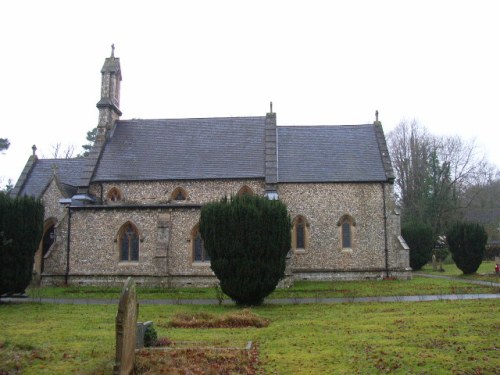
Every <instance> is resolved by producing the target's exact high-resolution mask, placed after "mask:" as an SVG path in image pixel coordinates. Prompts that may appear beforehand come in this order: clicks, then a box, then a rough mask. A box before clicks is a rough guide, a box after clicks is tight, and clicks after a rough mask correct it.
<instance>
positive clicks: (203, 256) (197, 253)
mask: <svg viewBox="0 0 500 375" xmlns="http://www.w3.org/2000/svg"><path fill="white" fill-rule="evenodd" d="M191 243H192V253H193V262H210V256H209V255H208V253H207V251H206V250H205V244H204V243H203V238H201V233H200V227H199V225H196V226H195V227H194V228H193V230H192V231H191Z"/></svg>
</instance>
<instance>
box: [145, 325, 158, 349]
mask: <svg viewBox="0 0 500 375" xmlns="http://www.w3.org/2000/svg"><path fill="white" fill-rule="evenodd" d="M157 339H158V333H156V329H155V327H153V326H152V325H149V326H147V327H146V330H145V331H144V346H145V347H146V348H149V347H150V346H155V345H156V340H157Z"/></svg>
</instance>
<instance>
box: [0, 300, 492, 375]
mask: <svg viewBox="0 0 500 375" xmlns="http://www.w3.org/2000/svg"><path fill="white" fill-rule="evenodd" d="M116 310H117V306H116V305H114V304H113V305H99V306H96V305H58V304H3V305H0V321H1V322H2V329H1V330H0V373H1V372H2V370H3V371H9V372H10V373H12V374H15V373H18V372H16V371H19V373H22V374H28V375H29V374H84V375H85V374H111V372H112V366H113V361H114V318H115V314H116ZM236 310H238V308H237V307H236V306H233V305H229V306H217V305H210V306H194V305H161V306H159V305H141V306H140V308H139V320H141V321H145V320H152V321H153V322H155V323H154V324H155V327H156V329H157V331H158V336H159V337H162V336H163V337H165V336H166V337H168V338H169V339H170V340H173V341H174V342H179V341H188V342H193V345H194V346H198V345H201V346H207V345H208V346H210V345H212V344H215V345H217V346H237V347H241V346H242V345H244V343H246V342H247V341H249V340H251V341H253V342H254V343H256V344H257V347H258V351H259V359H260V362H261V366H262V370H263V373H265V374H333V373H335V374H353V373H361V374H378V373H394V374H422V373H424V374H473V373H477V374H494V373H497V371H498V363H499V361H500V350H499V349H500V348H499V347H498V332H499V330H500V325H499V321H498V315H499V313H500V300H498V299H495V300H454V301H434V302H412V303H409V302H400V303H344V304H331V305H328V304H326V305H321V304H311V305H293V304H292V305H264V306H262V307H258V308H253V309H252V312H253V313H254V314H256V315H258V316H260V317H262V318H265V319H268V320H269V321H270V324H269V326H268V327H265V328H238V329H235V328H232V329H231V328H217V329H214V328H206V329H198V328H194V329H193V328H191V329H190V328H169V327H168V322H169V321H170V319H171V318H172V317H173V316H174V315H175V314H176V313H185V314H190V313H200V312H208V313H212V314H217V315H219V314H220V315H222V314H226V313H229V312H232V311H236ZM194 342H196V343H194ZM184 345H186V344H184Z"/></svg>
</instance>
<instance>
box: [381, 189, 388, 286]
mask: <svg viewBox="0 0 500 375" xmlns="http://www.w3.org/2000/svg"><path fill="white" fill-rule="evenodd" d="M380 186H382V198H383V202H384V252H385V276H386V277H389V249H388V248H387V211H386V204H385V184H384V183H383V182H382V183H381V184H380Z"/></svg>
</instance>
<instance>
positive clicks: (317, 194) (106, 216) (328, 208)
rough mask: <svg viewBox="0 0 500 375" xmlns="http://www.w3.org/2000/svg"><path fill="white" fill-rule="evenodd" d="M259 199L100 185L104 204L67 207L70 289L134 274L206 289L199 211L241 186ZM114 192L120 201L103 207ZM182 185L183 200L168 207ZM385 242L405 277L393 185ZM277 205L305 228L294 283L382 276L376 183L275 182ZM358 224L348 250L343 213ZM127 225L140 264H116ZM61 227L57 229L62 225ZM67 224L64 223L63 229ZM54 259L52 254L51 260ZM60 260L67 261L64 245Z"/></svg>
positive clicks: (59, 271)
mask: <svg viewBox="0 0 500 375" xmlns="http://www.w3.org/2000/svg"><path fill="white" fill-rule="evenodd" d="M243 186H248V187H250V188H251V189H252V190H253V191H254V193H256V194H258V195H263V194H264V190H265V184H264V181H263V180H209V181H165V182H128V183H119V184H111V183H103V184H102V190H101V184H94V185H92V186H91V192H92V193H93V194H95V195H96V196H97V197H98V198H102V201H103V202H104V206H97V207H84V208H72V215H71V243H70V280H69V281H70V283H78V284H108V285H109V284H120V283H122V282H123V280H124V279H125V278H126V277H127V276H134V279H135V280H136V282H137V283H138V284H148V285H166V286H178V285H211V284H213V283H214V282H216V279H215V277H214V275H213V272H212V270H211V269H210V264H209V263H208V262H194V261H193V250H192V247H193V244H192V236H193V229H194V228H195V227H196V225H197V224H198V221H199V216H200V207H201V205H203V204H205V203H208V202H211V201H214V200H218V199H220V198H221V197H224V196H230V195H234V194H237V192H238V191H239V190H240V189H241V188H242V187H243ZM113 187H116V188H118V189H119V190H120V191H121V194H122V200H121V201H120V202H116V203H115V202H107V201H106V196H107V192H108V191H109V190H111V189H112V188H113ZM177 187H182V188H183V189H184V190H185V191H186V192H187V199H186V200H185V201H182V202H175V201H172V199H171V198H172V197H171V196H172V192H173V191H174V190H175V189H176V188H177ZM384 188H385V198H386V212H387V243H388V250H389V268H390V270H391V274H394V275H396V274H398V275H408V272H407V271H405V267H408V256H407V255H408V251H406V253H405V251H404V250H402V249H401V245H400V244H399V241H398V240H397V236H398V235H399V234H400V227H399V215H397V214H396V212H395V207H394V201H393V198H392V193H393V192H392V186H391V185H388V184H385V185H384ZM277 189H278V193H279V196H280V199H281V200H282V201H283V202H284V203H285V204H286V205H287V206H288V210H289V213H290V216H291V218H292V219H293V218H294V217H296V216H297V215H302V216H303V217H304V218H306V220H307V222H308V224H309V227H308V230H307V232H308V233H307V239H306V249H305V250H304V251H293V252H292V258H291V260H290V262H291V265H290V268H291V270H292V272H293V274H294V278H296V279H297V278H298V279H321V280H325V279H332V278H337V279H360V278H366V277H369V278H379V277H383V276H384V275H385V273H384V271H385V238H384V235H385V232H384V208H383V207H384V199H383V198H384V195H383V192H382V184H379V183H316V184H291V183H288V184H279V185H278V186H277ZM346 214H347V215H350V216H351V217H352V218H353V219H354V220H355V222H356V225H355V227H353V240H352V243H353V245H352V248H351V249H342V247H341V228H340V227H339V226H338V225H337V222H338V221H339V219H340V218H341V217H342V216H343V215H346ZM128 221H130V222H132V223H133V224H134V225H135V226H136V227H137V229H138V231H139V237H140V243H139V261H138V262H121V261H120V260H119V251H118V243H119V242H118V237H117V236H118V233H119V230H120V228H121V227H122V225H124V224H125V223H126V222H128ZM61 224H62V223H61ZM63 228H64V229H65V228H67V222H65V224H64V225H61V231H62V230H63ZM54 257H56V255H55V254H54ZM57 257H58V259H60V260H63V259H65V248H63V247H61V248H60V251H59V252H58V255H57ZM54 264H55V265H57V266H54V269H53V271H54V272H53V273H52V276H53V277H52V280H53V281H54V282H57V280H61V278H62V275H63V274H64V270H65V263H64V262H61V261H59V262H57V263H54Z"/></svg>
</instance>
